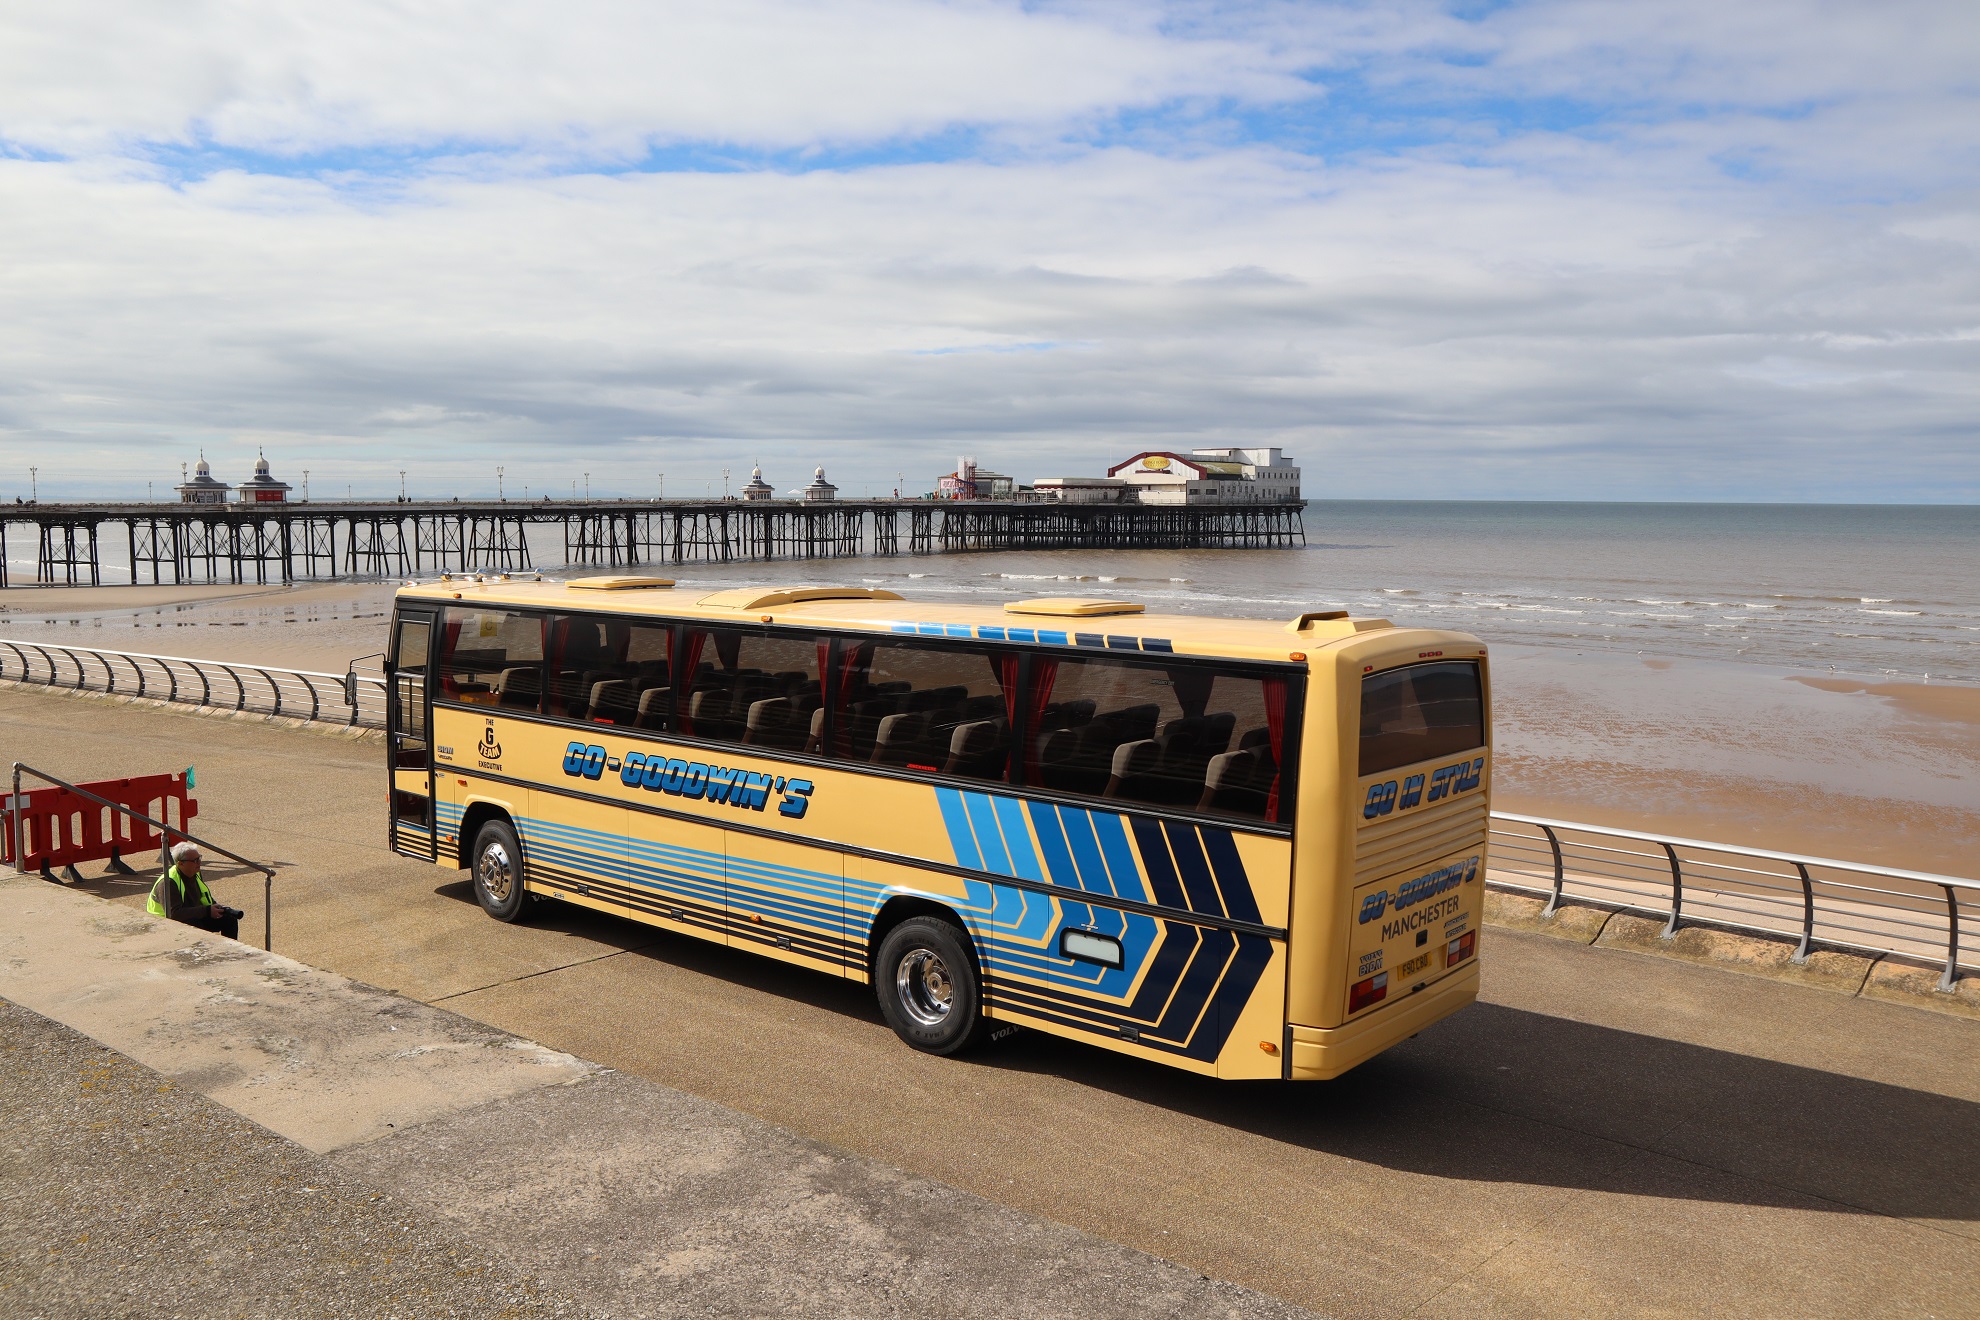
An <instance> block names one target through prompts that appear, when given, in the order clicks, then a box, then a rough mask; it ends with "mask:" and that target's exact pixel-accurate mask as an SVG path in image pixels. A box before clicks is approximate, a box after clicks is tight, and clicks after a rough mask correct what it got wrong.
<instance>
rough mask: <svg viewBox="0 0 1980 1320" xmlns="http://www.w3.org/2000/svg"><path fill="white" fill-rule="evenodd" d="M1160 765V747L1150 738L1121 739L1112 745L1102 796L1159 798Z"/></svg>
mask: <svg viewBox="0 0 1980 1320" xmlns="http://www.w3.org/2000/svg"><path fill="white" fill-rule="evenodd" d="M1161 765H1162V748H1161V746H1160V744H1158V743H1157V742H1156V741H1155V740H1154V739H1153V738H1141V739H1137V740H1136V741H1134V742H1125V743H1122V744H1121V745H1120V746H1119V747H1116V748H1115V749H1114V762H1113V766H1112V769H1111V773H1109V775H1108V777H1107V787H1106V790H1105V791H1104V792H1103V793H1102V796H1103V797H1110V798H1122V799H1125V800H1126V801H1129V802H1159V801H1161V800H1162V792H1161V790H1162V788H1163V782H1162V778H1161V775H1160V774H1159V773H1158V772H1159V771H1160V769H1161Z"/></svg>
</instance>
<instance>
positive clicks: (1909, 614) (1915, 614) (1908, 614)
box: [1857, 610, 1925, 619]
mask: <svg viewBox="0 0 1980 1320" xmlns="http://www.w3.org/2000/svg"><path fill="white" fill-rule="evenodd" d="M1857 613H1858V614H1891V615H1899V616H1902V617H1904V618H1908V619H1916V618H1922V617H1923V616H1924V614H1925V611H1924V610H1858V611H1857Z"/></svg>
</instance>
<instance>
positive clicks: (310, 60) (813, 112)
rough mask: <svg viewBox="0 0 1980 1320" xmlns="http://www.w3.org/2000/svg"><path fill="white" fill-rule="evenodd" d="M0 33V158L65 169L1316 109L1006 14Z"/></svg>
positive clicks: (42, 19) (1251, 70) (1093, 28)
mask: <svg viewBox="0 0 1980 1320" xmlns="http://www.w3.org/2000/svg"><path fill="white" fill-rule="evenodd" d="M16 15H17V16H16V17H15V19H14V20H13V21H12V23H11V24H6V25H5V26H0V33H4V35H0V136H4V137H6V138H9V139H11V140H13V141H16V142H20V143H25V144H29V145H32V146H36V147H45V148H50V149H57V150H71V151H79V150H98V149H103V148H106V147H110V146H115V145H117V144H119V143H127V142H173V143H184V142H191V141H195V140H205V141H210V142H212V143H215V144H218V145H220V146H224V147H233V148H242V149H254V150H267V151H275V152H299V151H300V152H309V151H326V150H334V149H338V148H347V147H353V146H379V145H416V146H425V145H430V144H433V143H446V142H450V141H464V142H470V143H500V144H516V143H534V144H542V145H563V146H567V147H581V148H584V149H587V150H592V151H599V152H607V153H612V154H617V155H637V154H639V153H641V152H643V151H644V150H645V149H646V148H647V147H648V146H649V145H651V144H666V143H675V142H681V141H695V142H708V143H724V144H739V145H747V146H757V147H772V148H801V147H805V146H810V145H814V144H821V143H835V142H850V141H867V140H874V139H886V138H891V137H896V136H901V135H912V134H922V133H929V132H935V131H940V130H942V129H945V128H947V127H949V126H951V125H956V124H963V125H969V124H988V123H996V124H1035V123H1046V122H1052V123H1056V122H1060V121H1063V120H1065V119H1066V118H1068V117H1070V116H1078V115H1083V114H1088V113H1094V112H1102V113H1104V112H1109V111H1112V110H1114V109H1116V108H1119V107H1123V106H1138V105H1151V104H1155V103H1157V102H1159V101H1162V100H1164V99H1167V98H1170V97H1175V96H1194V95H1238V96H1244V97H1265V98H1278V97H1286V96H1303V95H1308V94H1311V92H1312V88H1311V87H1309V86H1308V85H1306V84H1303V83H1301V82H1299V81H1298V80H1296V79H1294V78H1291V77H1289V76H1288V75H1287V71H1286V68H1285V61H1284V58H1283V57H1282V56H1275V55H1273V54H1272V53H1271V52H1270V51H1268V50H1265V49H1261V48H1259V47H1257V46H1253V45H1244V44H1240V43H1235V42H1230V41H1222V40H1218V39H1215V38H1204V39H1201V40H1191V41H1182V40H1176V39H1172V38H1167V37H1164V36H1162V35H1161V34H1159V33H1157V32H1154V31H1151V30H1149V29H1148V28H1147V27H1146V25H1136V24H1128V23H1122V22H1112V23H1108V22H1100V21H1097V20H1095V19H1093V18H1081V17H1073V16H1067V15H1057V14H1051V13H1039V12H1028V11H1026V10H1024V9H1021V8H1020V7H1018V6H1016V5H1013V4H993V3H953V4H927V3H912V2H911V0H833V2H832V3H820V2H818V0H674V2H673V3H669V4H652V3H642V2H641V0H567V2H566V3H563V4H558V5H554V6H553V5H543V4H525V3H514V2H512V3H501V4H487V3H479V4H477V3H467V2H466V0H451V2H449V0H435V2H434V3H427V4H421V5H416V6H407V5H401V4H393V3H386V2H385V0H348V2H347V3H342V4H338V5H334V6H299V5H298V6H288V7H283V6H276V5H268V4H261V3H255V2H254V0H195V2H194V3H188V4H183V5H170V6H145V5H133V4H130V3H127V2H125V0H73V2H72V3H67V4H64V5H61V6H55V7H47V8H42V9H39V10H35V11H32V12H29V11H26V10H17V11H16ZM9 28H11V30H8V29H9Z"/></svg>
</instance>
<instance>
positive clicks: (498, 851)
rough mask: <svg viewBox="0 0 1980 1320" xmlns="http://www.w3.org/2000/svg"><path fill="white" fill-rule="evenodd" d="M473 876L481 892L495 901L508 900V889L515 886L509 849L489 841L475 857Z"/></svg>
mask: <svg viewBox="0 0 1980 1320" xmlns="http://www.w3.org/2000/svg"><path fill="white" fill-rule="evenodd" d="M474 878H475V881H476V882H477V883H478V884H480V886H481V892H482V893H484V894H486V895H488V897H490V898H492V899H494V900H495V901H496V902H497V903H506V902H508V901H509V891H510V890H511V889H513V888H514V887H515V883H516V870H515V867H514V866H513V865H512V864H511V863H510V861H509V850H508V849H507V848H504V847H503V846H502V845H501V844H499V843H491V844H489V845H488V846H487V847H486V848H483V849H482V850H481V856H480V857H478V858H476V859H475V863H474Z"/></svg>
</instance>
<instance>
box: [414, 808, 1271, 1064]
mask: <svg viewBox="0 0 1980 1320" xmlns="http://www.w3.org/2000/svg"><path fill="white" fill-rule="evenodd" d="M932 791H933V793H934V795H935V799H936V807H937V809H938V811H939V814H940V816H941V819H942V822H943V826H944V828H945V830H946V832H947V835H948V839H949V844H950V848H951V850H952V853H953V856H954V861H955V864H956V865H958V866H961V867H965V868H967V869H970V870H974V871H978V872H986V873H988V874H989V875H998V876H1009V877H1012V878H1015V879H1023V880H1028V881H1031V882H1033V883H1047V884H1050V885H1052V886H1053V887H1054V888H1055V890H1056V891H1058V892H1054V893H1041V892H1038V891H1035V890H1030V889H1021V888H1017V887H1014V886H1005V885H999V884H996V883H995V882H994V881H993V880H991V879H988V878H985V879H982V880H976V879H965V880H964V881H963V889H964V894H963V896H962V897H961V898H960V899H957V898H955V897H953V896H951V895H949V894H945V893H941V892H936V891H930V892H929V893H928V894H927V895H926V896H927V897H930V898H934V899H936V900H937V901H940V902H943V903H945V904H948V905H950V906H953V907H954V908H956V910H957V911H958V914H959V915H960V916H961V917H962V918H963V920H964V923H965V924H966V925H968V926H969V928H970V930H971V933H972V935H973V936H974V938H975V940H976V944H977V949H978V953H979V956H980V957H981V959H982V962H983V966H984V971H985V976H986V994H987V996H988V998H989V1000H990V1002H991V1003H992V1004H994V1005H998V1006H1001V1007H1004V1008H1006V1009H1009V1010H1013V1011H1017V1012H1022V1013H1024V1014H1027V1015H1030V1016H1032V1017H1035V1018H1038V1019H1041V1020H1045V1021H1049V1022H1054V1023H1057V1024H1059V1025H1062V1026H1065V1027H1068V1028H1072V1029H1077V1030H1081V1031H1095V1032H1100V1033H1103V1034H1107V1035H1112V1034H1114V1032H1115V1031H1116V1030H1117V1029H1118V1028H1119V1027H1120V1026H1121V1025H1124V1024H1133V1025H1136V1026H1137V1027H1139V1028H1140V1031H1141V1035H1140V1040H1141V1043H1142V1044H1143V1045H1144V1046H1146V1047H1148V1048H1152V1049H1157V1050H1161V1051H1165V1052H1173V1053H1176V1054H1179V1055H1183V1056H1186V1057H1189V1058H1192V1059H1197V1060H1202V1061H1206V1062H1208V1061H1214V1060H1215V1059H1216V1057H1217V1056H1218V1054H1219V1053H1220V1052H1221V1051H1222V1049H1223V1046H1224V1042H1225V1040H1226V1039H1227V1038H1228V1036H1229V1033H1230V1030H1231V1027H1232V1025H1233V1024H1234V1023H1235V1021H1236V1018H1237V1015H1238V1014H1239V1013H1240V1012H1242V1010H1243V1008H1244V1006H1245V1004H1246V1003H1247V1002H1248V1001H1249V999H1250V997H1251V995H1252V993H1253V991H1254V990H1255V989H1256V987H1257V984H1258V981H1259V978H1260V977H1261V976H1262V975H1263V974H1264V971H1265V968H1266V966H1267V965H1268V964H1269V962H1270V960H1271V956H1272V942H1271V941H1270V940H1269V939H1267V938H1265V937H1263V936H1256V935H1247V934H1239V933H1236V932H1232V931H1228V930H1223V929H1217V928H1205V927H1201V926H1197V925H1195V924H1194V923H1192V922H1190V921H1189V920H1188V919H1187V917H1186V916H1180V915H1179V916H1178V917H1176V918H1174V919H1171V918H1167V917H1153V916H1149V915H1146V914H1143V913H1138V912H1123V911H1121V910H1120V909H1118V908H1113V907H1108V906H1104V905H1101V904H1095V903H1089V902H1082V901H1080V898H1079V895H1080V894H1082V893H1086V894H1091V895H1094V896H1096V897H1099V896H1106V897H1109V898H1120V899H1127V900H1130V901H1136V902H1143V903H1154V904H1158V905H1162V906H1166V907H1172V908H1177V909H1181V910H1184V911H1193V912H1199V913H1203V914H1205V915H1216V916H1219V917H1231V918H1235V919H1238V920H1245V921H1253V922H1255V921H1257V920H1258V919H1259V915H1258V914H1259V908H1258V902H1257V897H1256V895H1255V894H1254V893H1253V892H1252V887H1251V883H1250V878H1249V877H1248V876H1247V875H1246V874H1245V870H1244V864H1243V860H1242V858H1241V857H1240V855H1239V853H1238V850H1237V846H1236V843H1235V841H1234V840H1233V838H1232V836H1231V833H1230V831H1229V830H1220V829H1217V828H1216V827H1214V826H1199V825H1196V824H1192V823H1187V822H1182V821H1156V820H1150V819H1147V818H1143V817H1124V816H1122V815H1121V814H1119V813H1117V812H1110V811H1103V810H1090V809H1086V808H1082V807H1073V806H1066V805H1061V804H1056V803H1050V802H1040V801H1036V800H1030V801H1027V800H1024V799H1020V798H1016V797H1011V796H1005V795H1000V794H991V793H980V792H973V791H966V790H961V789H953V788H939V787H938V788H935V789H933V790H932ZM435 807H436V819H437V820H439V821H440V822H441V823H442V824H443V825H446V826H452V827H458V825H459V823H460V821H461V819H462V817H463V815H464V811H463V809H462V808H461V807H459V806H456V805H454V804H451V803H436V804H435ZM516 826H517V829H518V831H519V832H520V833H521V834H522V836H523V840H524V843H525V845H526V847H527V848H528V849H529V853H530V858H531V861H532V863H533V864H535V865H539V866H541V867H542V868H543V871H544V874H545V877H546V878H548V879H552V880H557V881H562V880H563V879H564V878H565V877H568V878H569V882H570V883H587V884H592V883H595V884H598V885H599V886H600V887H601V890H603V889H607V888H609V889H610V890H612V891H614V892H616V893H618V894H619V895H621V901H625V902H628V903H629V904H630V906H632V908H633V909H634V910H635V912H641V911H648V910H657V909H656V908H655V906H654V905H655V904H656V903H658V902H659V901H661V900H663V899H665V900H672V901H677V902H679V903H681V904H682V905H683V906H684V907H687V908H690V909H694V910H696V911H698V912H700V913H704V914H706V915H705V916H703V917H701V918H699V919H700V920H707V921H713V922H715V923H718V924H716V925H714V926H712V927H710V928H709V931H710V933H711V934H714V933H716V932H717V931H719V930H720V929H723V928H728V929H730V930H732V931H733V932H734V933H735V935H736V936H737V937H738V938H748V939H756V940H761V939H765V938H766V936H765V932H766V931H773V932H781V933H788V934H790V935H791V937H792V938H793V939H800V938H801V939H802V940H803V942H804V945H805V946H806V950H805V951H807V952H816V953H817V956H821V957H824V958H826V959H827V960H828V961H844V962H846V963H848V965H856V964H857V962H858V961H859V959H860V958H861V957H863V955H864V950H865V948H866V946H867V943H868V940H869V937H870V934H871V930H872V923H873V919H874V917H875V916H876V915H877V913H878V911H879V909H880V907H881V906H882V905H883V904H884V903H885V902H886V900H887V899H888V898H890V897H893V896H894V894H896V893H897V892H900V891H899V890H898V889H897V888H895V887H892V886H889V885H886V884H882V883H878V882H875V881H870V880H863V879H860V878H859V877H858V876H857V875H853V876H846V875H843V874H841V873H840V872H839V871H822V870H816V869H812V868H808V867H802V866H792V865H789V864H786V863H779V862H769V861H764V860H760V859H757V858H752V857H748V856H738V855H733V854H725V853H724V852H722V851H720V850H710V849H701V848H693V847H688V846H685V845H681V844H676V843H663V842H660V841H657V840H653V839H644V838H632V837H628V836H626V835H622V834H616V833H612V832H610V831H603V830H593V829H586V828H581V827H578V826H574V825H570V824H566V823H563V822H558V821H552V820H543V819H538V818H534V817H524V818H521V819H519V820H517V822H516ZM727 838H728V840H729V844H730V846H744V847H746V846H747V836H744V835H729V836H727ZM818 846H819V847H821V848H824V849H828V850H829V845H823V844H821V845H818ZM835 860H836V858H835ZM943 860H946V859H943ZM915 892H919V891H915ZM600 896H602V894H601V895H600ZM752 918H761V919H762V922H763V923H764V924H761V925H759V924H757V923H756V922H754V921H752V920H751V919H752ZM1069 927H1076V928H1079V929H1084V930H1095V931H1099V932H1101V933H1103V934H1106V935H1110V936H1113V937H1114V938H1116V939H1118V940H1119V941H1120V942H1121V949H1122V955H1123V966H1122V967H1120V968H1111V967H1103V966H1100V965H1098V964H1095V963H1087V962H1080V961H1076V960H1070V959H1067V958H1064V957H1062V956H1061V955H1060V953H1059V948H1058V941H1059V937H1060V934H1061V932H1062V931H1064V930H1065V929H1067V928H1069Z"/></svg>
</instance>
